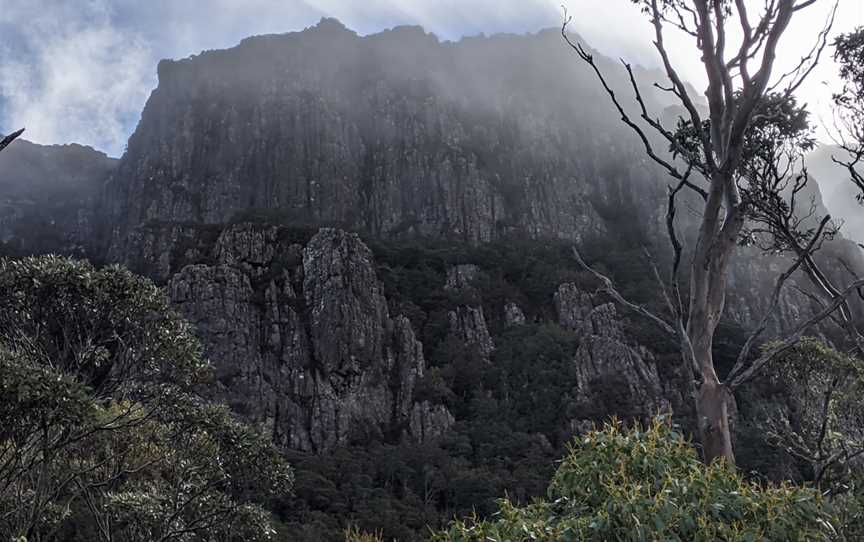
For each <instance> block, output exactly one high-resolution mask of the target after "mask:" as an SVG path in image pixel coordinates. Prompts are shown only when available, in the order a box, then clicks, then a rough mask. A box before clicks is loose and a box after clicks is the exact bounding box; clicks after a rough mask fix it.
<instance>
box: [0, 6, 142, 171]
mask: <svg viewBox="0 0 864 542" xmlns="http://www.w3.org/2000/svg"><path fill="white" fill-rule="evenodd" d="M7 4H8V5H7ZM24 21H26V24H23V22H24ZM0 24H2V25H4V26H6V27H10V26H12V27H14V28H15V29H16V31H17V32H16V35H15V38H16V39H15V40H14V41H13V42H12V43H7V44H5V46H4V47H3V50H2V51H0V59H2V60H0V102H2V108H0V110H2V116H0V119H2V124H0V126H2V127H3V129H4V130H5V131H9V130H11V129H13V128H17V127H19V126H25V127H26V128H27V135H26V137H27V138H28V139H30V140H32V141H36V142H42V143H59V142H70V141H78V142H83V143H87V144H90V145H93V146H94V147H97V148H100V149H103V150H105V151H107V152H109V153H110V154H114V155H117V154H119V153H120V152H121V151H122V149H123V146H124V145H125V141H126V139H127V138H128V135H129V126H130V125H134V123H135V122H136V121H137V119H138V116H139V115H140V111H141V108H142V106H143V104H144V102H145V100H146V98H147V95H148V93H149V91H150V86H151V80H152V74H153V73H154V71H155V66H154V64H153V57H152V54H151V50H150V47H149V45H148V44H147V43H146V42H144V41H143V40H142V39H140V37H138V36H136V35H135V34H133V33H129V32H123V31H121V30H120V29H118V28H116V27H115V26H114V25H113V24H112V21H111V6H110V4H109V3H108V2H107V0H104V1H84V2H80V3H79V2H76V3H75V6H74V7H73V6H71V5H70V3H68V2H31V1H28V0H23V1H19V0H12V1H9V0H7V2H4V6H3V11H2V15H0Z"/></svg>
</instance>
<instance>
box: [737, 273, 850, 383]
mask: <svg viewBox="0 0 864 542" xmlns="http://www.w3.org/2000/svg"><path fill="white" fill-rule="evenodd" d="M861 287H864V279H860V280H856V281H855V282H853V283H852V284H850V285H849V286H847V287H846V289H845V290H843V291H842V292H840V295H838V296H837V297H836V298H834V300H833V301H832V302H831V303H830V304H828V305H826V306H825V308H824V309H822V310H821V311H819V312H817V313H816V314H814V315H813V316H811V317H810V318H808V319H807V320H805V321H804V322H801V323H800V324H798V325H797V326H796V327H795V328H794V329H793V330H792V331H791V332H790V333H789V334H788V335H787V336H786V337H785V338H783V339H782V340H781V341H779V343H778V344H777V346H775V347H773V348H771V349H770V350H768V351H767V352H765V353H763V354H762V355H761V356H759V358H757V359H756V360H755V361H754V362H753V363H752V364H751V365H750V367H749V368H747V369H746V370H744V371H741V372H740V373H739V374H737V375H736V376H735V378H734V379H732V380H731V381H730V382H729V383H728V384H727V385H728V386H729V388H730V389H733V390H734V389H736V388H738V387H739V386H740V385H741V384H744V383H746V382H748V381H749V380H750V379H752V378H753V377H754V376H756V375H757V374H758V373H759V371H760V370H762V367H764V366H765V365H766V364H767V363H769V362H771V361H773V360H774V359H776V358H777V356H779V355H780V354H782V353H784V352H786V351H787V350H789V349H790V348H792V347H793V346H795V345H796V344H797V343H798V341H800V340H801V337H803V335H804V333H805V332H806V331H807V330H808V329H810V328H811V327H813V326H814V325H816V324H818V323H819V322H821V321H823V320H825V319H826V318H828V317H829V316H830V315H831V314H832V313H833V312H834V311H836V310H837V309H838V308H839V307H840V305H841V304H842V303H843V302H844V301H845V300H846V299H847V298H848V297H849V296H850V295H852V294H854V293H855V292H856V291H857V290H858V288H861Z"/></svg>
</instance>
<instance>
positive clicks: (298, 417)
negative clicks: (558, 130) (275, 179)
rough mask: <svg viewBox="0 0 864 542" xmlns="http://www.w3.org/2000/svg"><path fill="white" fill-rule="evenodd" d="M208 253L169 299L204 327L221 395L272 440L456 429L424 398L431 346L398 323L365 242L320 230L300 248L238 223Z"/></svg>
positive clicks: (323, 446) (301, 444) (333, 441)
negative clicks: (420, 390)
mask: <svg viewBox="0 0 864 542" xmlns="http://www.w3.org/2000/svg"><path fill="white" fill-rule="evenodd" d="M211 256H212V263H210V264H195V265H188V266H186V267H184V268H183V270H182V271H180V272H179V273H177V274H176V275H174V276H173V277H172V278H171V280H170V282H169V284H168V291H169V294H170V297H171V299H172V301H173V302H174V303H175V304H176V306H177V307H178V309H179V310H180V311H181V313H183V314H184V315H185V316H186V317H187V318H188V319H189V320H190V321H192V322H193V323H194V324H195V325H196V326H197V328H198V331H199V333H200V335H201V337H202V339H203V341H204V343H205V345H206V353H207V355H208V356H209V357H210V358H211V360H212V361H213V363H214V365H215V367H216V371H217V373H216V376H217V380H218V383H219V390H218V393H219V394H220V395H221V396H223V397H224V398H226V399H227V401H228V402H229V404H231V405H232V406H233V407H234V409H235V410H236V411H237V412H239V413H241V414H243V415H245V416H247V417H248V418H250V419H252V420H254V421H256V422H260V423H264V424H266V425H267V426H269V427H270V430H271V431H272V435H273V438H274V440H276V441H277V442H279V443H281V444H283V445H285V446H287V447H290V448H293V449H300V450H307V451H316V452H325V451H330V450H332V449H333V448H334V447H335V446H338V445H344V444H348V443H349V442H350V440H351V439H352V437H360V436H367V433H372V434H373V435H378V436H385V437H392V436H397V437H398V436H399V435H402V434H404V435H405V436H409V437H411V438H413V439H416V440H418V441H423V440H425V439H428V438H431V437H434V436H438V435H440V434H441V433H443V432H444V431H445V430H446V429H447V428H449V426H450V425H451V424H452V422H453V419H452V416H451V415H450V413H449V412H447V410H446V409H445V408H444V407H443V406H441V405H431V404H429V403H428V402H427V401H422V400H421V401H415V398H414V389H415V386H416V383H417V380H418V379H420V378H422V377H423V374H424V371H425V370H426V362H425V359H424V357H423V346H422V345H421V344H420V342H419V341H418V340H417V338H416V337H415V333H414V330H413V328H412V327H411V323H410V322H409V321H408V319H407V318H405V317H404V316H401V315H398V316H395V317H391V316H390V314H389V310H388V307H387V300H386V299H385V297H384V296H383V294H382V292H381V289H382V288H381V285H380V283H379V281H378V279H377V277H376V274H375V268H374V266H373V261H372V255H371V252H370V251H369V249H368V248H367V247H366V246H365V245H364V244H363V243H362V242H361V241H360V240H359V238H358V237H357V236H356V235H354V234H348V233H345V232H343V231H341V230H333V229H322V230H321V231H319V232H318V233H317V234H315V235H314V236H313V237H312V238H311V239H310V240H309V241H308V243H307V244H306V245H305V246H303V245H301V244H297V243H292V242H290V241H288V240H285V239H281V238H280V232H279V230H278V229H277V228H274V227H261V226H255V225H250V224H241V225H236V226H233V227H230V228H227V229H226V230H224V231H223V232H222V233H221V235H220V236H219V237H218V239H217V241H216V244H215V246H214V247H213V249H212V253H211Z"/></svg>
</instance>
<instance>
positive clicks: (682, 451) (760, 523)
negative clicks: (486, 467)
mask: <svg viewBox="0 0 864 542" xmlns="http://www.w3.org/2000/svg"><path fill="white" fill-rule="evenodd" d="M500 507H501V509H500V512H499V513H498V514H497V517H496V518H494V519H492V520H488V521H479V520H477V519H469V520H467V521H456V522H455V523H454V524H452V525H451V527H450V528H449V530H447V531H444V532H440V533H437V534H436V535H435V537H434V540H436V541H437V542H461V541H465V542H469V541H470V542H473V541H476V542H481V541H482V542H488V541H492V540H495V541H505V540H506V541H512V542H516V541H528V540H532V541H536V540H541V541H549V542H552V541H556V542H557V541H561V542H564V541H577V540H578V541H583V540H584V541H588V540H597V541H609V540H620V541H625V540H626V541H647V540H693V541H706V542H707V541H715V540H729V541H732V540H734V541H742V540H743V541H747V540H777V541H779V540H784V541H788V540H830V539H833V538H834V537H835V536H836V532H835V529H834V525H833V517H832V515H831V512H830V509H829V507H828V505H827V504H826V503H825V502H824V501H823V499H822V497H821V496H820V494H819V493H817V492H816V491H813V490H811V489H808V488H799V487H795V486H790V485H779V486H763V485H759V484H756V483H752V482H748V481H746V480H744V479H742V478H741V477H740V476H739V475H738V474H737V473H736V472H735V471H734V470H733V469H732V468H730V467H728V466H727V465H725V464H723V463H720V462H718V463H715V464H713V465H711V466H707V467H706V466H705V465H703V464H702V463H701V462H700V461H699V458H698V456H697V454H696V451H695V450H694V449H693V447H692V446H691V445H690V444H689V443H688V442H686V441H685V439H684V438H683V437H682V436H681V435H680V434H678V433H677V432H675V431H674V430H673V429H672V428H670V427H669V426H668V425H666V424H665V423H664V422H663V421H662V420H656V421H655V422H654V423H653V424H652V425H651V427H649V428H648V429H647V430H642V429H640V428H638V427H637V428H635V429H633V430H631V431H629V432H627V431H625V430H624V429H623V427H622V425H621V424H619V423H617V422H613V423H612V424H609V425H607V426H606V427H604V428H603V429H602V430H597V431H593V432H590V433H588V434H587V435H586V436H584V437H582V438H580V439H578V440H575V441H574V442H573V443H572V445H571V446H570V450H569V452H568V454H567V456H566V457H565V458H564V460H563V462H562V463H561V466H560V467H559V468H558V471H557V473H556V474H555V476H554V477H553V479H552V483H551V484H550V486H549V489H548V492H547V500H538V501H535V502H534V503H532V504H530V505H528V506H525V507H517V506H515V505H513V504H511V503H510V502H509V501H508V500H502V501H500Z"/></svg>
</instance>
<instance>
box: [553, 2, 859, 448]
mask: <svg viewBox="0 0 864 542" xmlns="http://www.w3.org/2000/svg"><path fill="white" fill-rule="evenodd" d="M632 1H633V2H634V3H635V4H637V5H639V6H640V7H641V9H642V11H643V12H644V13H645V14H646V15H647V16H648V17H649V18H650V20H651V23H652V26H653V29H654V46H655V48H656V50H657V52H658V53H659V56H660V60H661V63H662V66H663V72H664V74H665V76H666V78H667V81H666V82H665V83H662V84H660V83H655V87H656V89H658V90H659V91H661V92H666V93H669V94H671V95H672V96H674V98H675V99H676V100H677V101H678V102H679V103H680V105H681V106H682V107H683V111H685V113H684V115H683V116H681V117H679V118H678V121H677V124H676V126H674V127H668V126H665V125H664V124H663V122H662V121H661V120H660V119H659V118H657V117H655V116H653V115H652V114H651V113H650V112H649V111H648V107H647V105H646V100H645V99H644V97H643V93H642V90H641V88H640V86H639V84H638V83H637V81H636V78H635V76H634V72H633V70H632V69H631V66H630V65H629V64H627V63H626V62H624V61H622V64H623V67H624V70H625V71H626V73H627V75H628V76H629V82H630V91H632V93H633V96H634V103H633V104H632V105H633V106H635V109H634V108H632V107H631V106H629V105H628V107H625V105H624V104H623V103H622V101H621V99H620V98H619V97H618V94H616V90H615V89H613V88H612V87H611V86H610V84H609V82H608V80H607V78H606V76H605V74H604V73H603V71H602V70H601V69H600V67H599V66H598V64H597V63H596V62H595V60H594V57H593V55H592V54H591V53H590V52H589V51H588V50H586V49H585V48H584V47H583V46H582V44H581V43H578V42H574V40H573V39H572V38H571V36H570V34H569V33H568V32H567V26H568V23H569V22H570V18H569V17H567V16H566V14H565V22H564V25H563V27H562V35H563V37H564V39H565V40H566V41H567V43H568V44H569V45H570V46H571V47H572V48H573V49H574V50H575V51H576V53H577V54H578V55H579V57H580V58H581V59H582V60H583V61H584V62H586V63H587V64H588V65H589V66H590V67H591V68H592V70H593V72H594V74H595V75H596V77H597V78H598V80H599V82H600V84H601V85H602V86H603V88H604V89H605V91H606V94H607V95H608V97H609V99H610V100H611V101H612V104H613V105H614V106H615V108H616V110H617V112H618V113H619V114H620V116H621V119H622V121H623V122H624V124H626V125H627V126H628V127H629V128H630V129H632V130H633V131H634V132H635V133H636V135H637V136H638V137H639V139H640V140H641V143H642V144H643V145H644V147H645V151H646V153H647V154H648V156H649V157H650V158H651V159H652V160H653V161H654V162H656V163H657V164H658V165H659V166H660V167H661V168H662V169H663V170H665V171H666V172H667V173H668V174H669V175H670V176H671V177H672V178H673V179H675V183H674V184H673V185H672V186H670V187H669V198H668V207H667V230H668V235H669V240H670V243H671V245H672V250H673V253H674V258H673V264H672V269H671V273H670V277H669V279H668V280H663V278H662V277H661V274H660V272H659V271H658V270H657V268H656V266H655V267H654V270H655V275H656V277H657V279H658V283H659V284H660V287H661V293H662V295H663V298H664V300H665V302H666V306H667V308H668V311H669V313H670V317H666V316H663V315H658V314H655V313H652V312H651V311H649V310H648V309H646V308H644V307H641V306H637V305H635V304H633V303H630V302H629V301H627V300H626V299H624V298H623V296H621V295H620V293H618V292H617V290H616V289H615V287H614V285H613V284H612V281H611V280H610V279H609V278H607V277H605V276H603V275H601V274H600V273H598V272H597V271H595V270H593V269H591V268H590V267H589V266H588V265H587V264H586V263H585V262H584V261H583V260H582V258H581V256H580V255H579V254H578V252H577V251H575V250H574V253H575V256H576V259H577V261H578V262H579V263H580V264H581V265H582V266H584V267H585V268H586V269H588V270H589V271H591V272H592V273H593V274H594V275H595V276H596V277H597V278H598V279H599V280H600V281H602V283H603V285H604V289H605V290H606V291H607V292H608V293H610V294H611V295H612V296H613V297H614V298H615V299H616V300H617V301H618V302H619V303H622V304H624V305H625V306H627V307H628V308H630V309H632V310H635V311H636V312H637V313H639V314H641V315H643V316H645V317H647V318H649V319H651V320H652V321H654V322H655V323H656V324H657V325H658V326H659V327H660V328H661V329H662V330H664V331H665V332H666V333H667V334H668V335H669V336H670V337H672V338H673V339H674V340H675V341H676V342H677V343H678V344H679V346H680V350H681V355H682V360H683V362H684V365H683V366H684V369H685V375H686V376H687V377H688V381H689V382H690V383H691V386H690V392H691V394H692V396H693V400H694V402H695V407H696V414H697V417H698V427H699V433H700V439H701V444H702V448H703V456H704V459H705V461H706V462H711V461H713V460H714V459H716V458H725V459H726V460H727V461H729V462H730V463H734V460H735V459H734V453H733V448H732V439H731V434H730V429H729V405H730V401H731V400H732V397H733V392H734V391H735V389H736V388H738V387H739V386H741V385H743V384H745V383H746V382H748V381H749V380H751V379H752V378H753V377H754V376H755V375H756V374H758V373H759V372H760V371H761V370H762V369H763V368H764V367H765V366H766V365H767V364H768V363H769V362H771V361H772V360H774V359H775V358H776V357H777V356H778V355H780V354H782V353H783V352H785V351H787V350H788V349H789V348H791V347H793V346H794V345H795V344H796V343H797V342H798V341H799V340H800V339H801V338H802V337H803V335H804V333H805V332H806V331H807V330H808V329H810V328H811V327H812V326H814V325H816V324H818V323H820V322H822V321H823V320H826V319H829V318H833V319H835V320H838V321H839V322H840V323H842V324H843V325H844V329H846V330H847V331H848V332H849V333H850V335H852V336H853V337H855V339H856V341H855V342H856V343H857V344H858V345H859V346H860V345H861V344H862V343H861V341H860V337H859V334H858V333H857V330H856V329H855V328H854V323H853V322H852V318H851V314H850V313H849V308H848V305H847V301H846V300H847V297H848V296H850V295H852V294H853V293H855V292H857V290H858V288H859V287H861V286H864V281H862V280H860V279H859V280H856V281H855V282H853V283H852V284H850V285H848V286H847V287H846V288H838V287H836V286H835V285H834V284H832V283H831V281H830V280H828V278H827V276H826V274H825V273H824V272H822V270H821V269H819V265H818V263H817V262H816V260H815V258H814V257H813V256H814V254H815V253H816V252H817V251H818V250H819V249H820V247H821V246H822V244H823V242H824V241H825V240H826V239H829V238H831V237H832V236H833V235H834V234H835V233H836V227H835V226H834V224H833V222H832V221H831V218H830V216H825V217H821V219H819V218H818V217H815V216H814V209H815V206H814V205H813V204H812V203H811V208H810V211H809V212H808V211H807V210H806V209H805V210H802V203H803V204H806V203H807V202H806V201H802V200H806V199H807V198H806V197H804V192H805V191H804V187H805V186H806V184H807V182H808V176H807V172H806V169H805V168H804V167H803V163H802V159H803V155H804V153H805V152H806V151H807V150H808V149H809V148H812V144H813V141H812V138H811V137H810V136H809V124H808V122H807V120H806V119H807V116H806V112H805V111H804V110H803V108H800V107H798V106H797V104H796V103H795V101H794V93H795V91H796V90H797V89H798V88H799V87H800V86H801V84H802V83H803V82H804V81H805V79H806V78H807V76H808V75H809V74H810V73H811V72H812V71H813V69H814V67H815V66H816V64H817V63H818V61H819V59H820V58H821V55H822V53H823V51H824V49H825V47H826V42H827V36H828V33H829V31H830V28H831V26H832V24H833V19H834V13H835V12H836V7H837V4H836V1H835V2H834V3H833V9H832V10H831V11H830V16H829V17H828V19H827V20H826V21H825V25H824V26H823V27H822V30H821V31H820V32H818V34H817V35H816V36H815V42H814V45H813V47H812V49H811V50H810V51H809V52H808V53H807V54H806V55H804V56H803V57H802V58H801V59H800V62H798V63H797V65H796V66H795V67H794V68H793V69H792V70H790V71H788V72H785V73H775V61H776V57H777V51H778V47H779V46H780V42H781V38H782V37H783V35H784V33H785V32H786V30H787V29H788V27H789V23H790V21H791V20H792V18H793V17H794V16H796V15H798V14H799V13H801V12H802V11H804V10H806V9H807V8H809V7H810V6H812V5H814V4H816V3H818V2H819V1H820V0H761V2H760V3H761V4H762V5H761V6H760V9H759V10H758V12H759V13H758V17H755V18H754V17H753V14H751V12H750V9H751V8H753V3H752V2H747V1H746V0H632ZM733 27H736V28H733ZM669 28H673V29H675V30H676V31H680V32H683V33H684V34H685V35H687V36H689V37H690V38H692V40H693V43H694V47H695V52H696V53H698V54H699V56H700V59H701V62H702V65H703V67H704V72H705V76H706V79H707V81H708V86H707V89H706V91H705V97H706V98H707V108H706V107H704V106H703V105H702V104H701V103H700V102H699V101H697V100H696V98H695V97H693V96H692V95H691V92H692V91H691V88H690V87H689V86H688V85H687V84H686V83H685V82H684V80H683V79H682V78H681V76H680V75H679V72H678V70H677V69H676V67H675V66H674V64H673V62H672V60H671V58H670V55H669V53H668V50H667V47H666V42H665V38H666V33H667V31H668V29H669ZM735 36H739V37H737V38H736V37H735ZM705 109H707V112H705ZM631 111H635V112H634V113H631ZM657 141H660V142H661V144H665V145H667V146H668V149H669V151H670V152H668V153H667V152H665V149H661V148H659V147H658V146H657V145H658V143H657ZM682 191H687V192H690V193H692V194H694V196H693V197H694V198H695V199H696V201H698V211H699V213H700V215H701V216H700V219H699V224H698V228H695V227H694V231H691V232H688V234H689V235H685V236H683V237H684V238H687V239H690V238H692V239H693V246H692V247H689V248H688V250H685V247H684V246H683V245H684V243H683V241H682V240H681V237H679V235H678V232H677V231H676V221H675V218H676V202H677V200H678V198H679V197H680V195H681V192H682ZM741 243H745V244H753V245H755V246H759V247H762V248H765V249H766V250H770V251H771V252H772V253H785V254H787V255H788V256H789V258H788V259H789V260H790V261H791V263H790V266H789V268H788V269H787V270H786V271H785V272H784V273H782V274H780V276H778V277H777V278H776V282H775V286H774V288H773V291H772V295H771V299H770V300H769V303H768V307H767V309H766V311H765V313H764V314H763V315H762V317H761V318H760V319H759V321H758V323H757V325H756V327H755V329H753V330H752V331H751V332H750V334H749V336H748V338H747V341H746V344H745V345H744V347H743V349H742V350H741V352H740V355H739V356H738V359H737V362H736V363H735V365H734V367H733V369H732V371H731V373H730V374H729V375H728V376H727V377H726V378H725V380H724V381H721V380H720V378H719V376H718V374H717V371H716V369H715V366H714V358H713V340H714V334H715V332H716V330H717V326H718V325H719V323H720V320H721V318H722V316H723V311H724V306H725V302H726V279H727V275H728V270H729V266H730V262H731V261H732V259H733V258H734V257H735V254H736V252H737V250H738V245H739V244H741ZM685 255H686V257H687V258H689V267H688V269H687V270H686V280H687V281H688V282H689V288H688V289H687V291H686V295H684V294H682V292H681V287H680V283H681V282H682V281H683V280H684V279H682V278H681V276H680V275H681V274H682V273H679V271H680V269H679V268H680V266H681V261H682V258H684V257H685ZM799 270H801V271H803V272H804V273H805V275H806V276H807V277H808V278H810V279H811V282H813V284H814V286H815V287H816V288H815V291H816V292H817V293H816V294H811V295H813V299H814V303H815V304H816V305H817V307H818V309H817V310H815V312H814V314H812V315H811V316H810V317H809V318H807V319H806V320H805V321H802V322H799V323H798V324H796V325H795V326H794V327H793V328H792V329H791V330H787V334H786V335H785V336H784V337H781V338H780V339H779V340H777V341H776V342H773V343H772V346H771V347H770V348H768V349H766V350H764V351H762V352H761V353H760V354H759V355H758V356H755V359H754V356H753V355H751V353H752V351H753V350H754V346H755V345H756V343H757V342H758V341H759V340H760V338H761V337H762V335H763V333H764V332H765V330H766V329H767V326H768V323H769V322H770V319H771V317H772V315H773V314H775V313H776V311H777V310H778V309H779V305H780V300H781V292H782V291H783V288H784V286H785V285H786V283H787V282H788V280H789V278H790V277H791V276H792V275H793V274H795V273H796V272H797V271H799ZM838 315H839V316H838Z"/></svg>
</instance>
